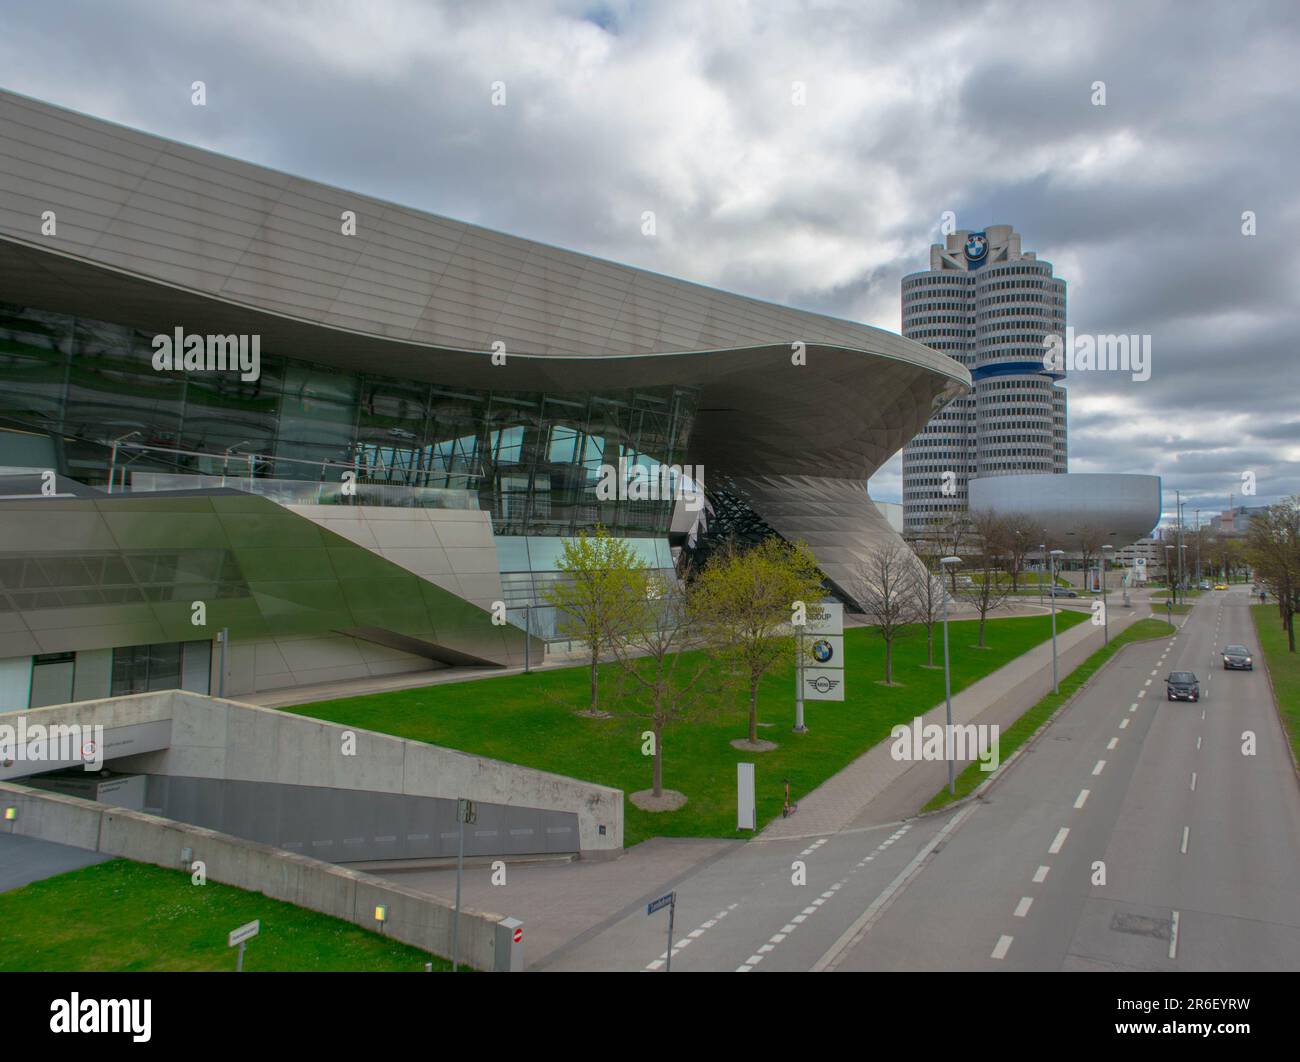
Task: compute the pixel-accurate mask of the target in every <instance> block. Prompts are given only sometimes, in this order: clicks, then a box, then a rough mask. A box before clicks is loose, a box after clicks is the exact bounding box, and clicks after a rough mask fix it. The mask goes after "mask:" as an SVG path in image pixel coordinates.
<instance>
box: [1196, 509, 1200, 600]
mask: <svg viewBox="0 0 1300 1062" xmlns="http://www.w3.org/2000/svg"><path fill="white" fill-rule="evenodd" d="M1200 588H1201V510H1200V509H1197V510H1196V589H1198V590H1199V589H1200Z"/></svg>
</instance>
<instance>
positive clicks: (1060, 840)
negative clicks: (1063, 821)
mask: <svg viewBox="0 0 1300 1062" xmlns="http://www.w3.org/2000/svg"><path fill="white" fill-rule="evenodd" d="M1069 836H1070V827H1068V826H1062V827H1061V828H1060V829H1059V830H1057V831H1056V839H1055V840H1053V841H1052V843H1051V846H1050V847H1049V848H1048V849H1047V852H1048V854H1049V855H1056V854H1057V853H1058V852H1059V851H1060V850H1061V846H1062V845H1063V844H1065V839H1066V838H1067V837H1069Z"/></svg>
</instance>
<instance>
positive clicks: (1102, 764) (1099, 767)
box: [1092, 760, 1106, 775]
mask: <svg viewBox="0 0 1300 1062" xmlns="http://www.w3.org/2000/svg"><path fill="white" fill-rule="evenodd" d="M1105 769H1106V761H1105V760H1098V761H1097V766H1096V767H1094V768H1093V769H1092V773H1093V774H1094V775H1098V774H1101V772H1102V771H1104V770H1105Z"/></svg>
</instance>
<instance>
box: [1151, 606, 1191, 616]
mask: <svg viewBox="0 0 1300 1062" xmlns="http://www.w3.org/2000/svg"><path fill="white" fill-rule="evenodd" d="M1151 611H1152V612H1153V613H1154V614H1155V615H1157V616H1163V615H1165V613H1167V612H1172V613H1173V614H1174V615H1175V616H1186V615H1187V613H1189V612H1191V611H1192V606H1191V605H1181V604H1180V605H1174V606H1173V607H1172V608H1169V607H1167V606H1165V605H1164V604H1154V603H1153V604H1152V605H1151Z"/></svg>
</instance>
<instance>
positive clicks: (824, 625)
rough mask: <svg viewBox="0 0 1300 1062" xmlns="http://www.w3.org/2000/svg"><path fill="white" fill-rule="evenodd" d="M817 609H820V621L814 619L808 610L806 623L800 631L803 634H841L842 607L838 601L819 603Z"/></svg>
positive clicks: (842, 629) (842, 621) (842, 626)
mask: <svg viewBox="0 0 1300 1062" xmlns="http://www.w3.org/2000/svg"><path fill="white" fill-rule="evenodd" d="M817 607H818V608H819V609H821V613H822V616H821V619H815V618H814V617H813V615H812V609H811V608H810V609H809V615H808V622H807V624H805V625H804V626H803V627H801V628H800V630H801V631H802V632H803V633H804V634H843V633H844V606H843V605H841V604H840V603H839V602H838V601H819V602H817Z"/></svg>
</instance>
